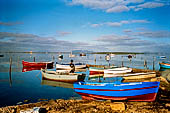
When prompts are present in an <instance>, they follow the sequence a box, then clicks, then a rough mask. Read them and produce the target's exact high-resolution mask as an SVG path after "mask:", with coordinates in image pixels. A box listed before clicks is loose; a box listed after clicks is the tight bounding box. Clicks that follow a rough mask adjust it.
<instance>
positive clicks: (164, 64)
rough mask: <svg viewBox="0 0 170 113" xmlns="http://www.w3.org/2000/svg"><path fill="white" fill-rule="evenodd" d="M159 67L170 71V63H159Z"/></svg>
mask: <svg viewBox="0 0 170 113" xmlns="http://www.w3.org/2000/svg"><path fill="white" fill-rule="evenodd" d="M159 65H160V68H167V69H170V62H162V63H159Z"/></svg>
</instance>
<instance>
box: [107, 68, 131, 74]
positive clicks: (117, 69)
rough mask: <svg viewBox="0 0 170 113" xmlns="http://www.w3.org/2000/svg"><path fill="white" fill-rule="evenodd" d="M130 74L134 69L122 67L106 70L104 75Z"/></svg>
mask: <svg viewBox="0 0 170 113" xmlns="http://www.w3.org/2000/svg"><path fill="white" fill-rule="evenodd" d="M128 72H132V68H128V67H120V68H112V69H104V74H118V73H128Z"/></svg>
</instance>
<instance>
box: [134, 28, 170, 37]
mask: <svg viewBox="0 0 170 113" xmlns="http://www.w3.org/2000/svg"><path fill="white" fill-rule="evenodd" d="M132 35H134V36H142V37H147V38H170V31H165V30H164V31H142V32H132Z"/></svg>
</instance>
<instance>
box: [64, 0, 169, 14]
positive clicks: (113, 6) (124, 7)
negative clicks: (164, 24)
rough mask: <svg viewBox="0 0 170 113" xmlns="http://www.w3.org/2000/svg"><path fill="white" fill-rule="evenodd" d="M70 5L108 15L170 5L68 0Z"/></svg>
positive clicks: (132, 0) (137, 0)
mask: <svg viewBox="0 0 170 113" xmlns="http://www.w3.org/2000/svg"><path fill="white" fill-rule="evenodd" d="M66 1H67V4H69V5H83V6H84V7H88V8H91V9H100V10H104V11H105V12H107V13H120V12H126V11H129V10H130V9H132V10H134V11H139V10H142V9H144V8H157V7H163V6H164V5H168V4H169V3H168V2H167V3H166V2H162V1H154V0H151V1H150V2H147V1H144V0H66Z"/></svg>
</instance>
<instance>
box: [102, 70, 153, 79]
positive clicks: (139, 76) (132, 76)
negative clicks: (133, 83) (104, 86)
mask: <svg viewBox="0 0 170 113" xmlns="http://www.w3.org/2000/svg"><path fill="white" fill-rule="evenodd" d="M104 77H123V79H125V80H137V79H147V78H153V77H156V73H155V72H146V73H117V74H104Z"/></svg>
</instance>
